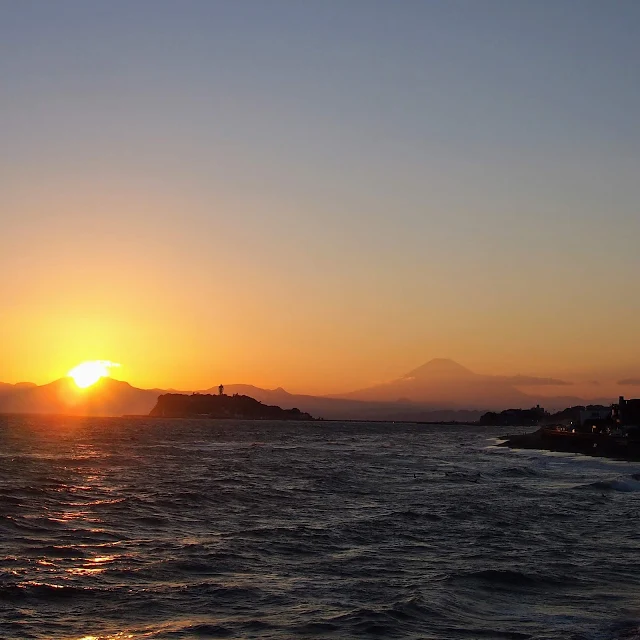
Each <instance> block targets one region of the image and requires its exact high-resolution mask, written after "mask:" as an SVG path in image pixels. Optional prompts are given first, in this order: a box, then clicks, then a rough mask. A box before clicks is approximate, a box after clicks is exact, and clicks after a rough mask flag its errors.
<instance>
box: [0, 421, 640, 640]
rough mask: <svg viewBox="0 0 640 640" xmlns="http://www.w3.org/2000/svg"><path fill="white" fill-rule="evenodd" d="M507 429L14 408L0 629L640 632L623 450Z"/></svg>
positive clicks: (635, 516) (75, 636)
mask: <svg viewBox="0 0 640 640" xmlns="http://www.w3.org/2000/svg"><path fill="white" fill-rule="evenodd" d="M505 431H510V430H509V429H504V428H501V429H486V428H478V427H465V426H434V425H411V424H379V423H375V424H374V423H338V422H314V423H283V422H242V421H207V420H199V421H195V420H194V421H182V420H173V421H171V420H166V421H163V420H145V419H124V418H123V419H106V418H104V419H102V418H98V419H96V418H91V419H79V418H45V417H37V418H36V417H20V418H16V417H13V418H9V420H8V421H7V422H6V423H4V424H3V425H2V426H0V638H3V639H7V640H9V639H17V638H19V639H21V640H24V639H28V638H38V639H44V638H46V639H58V638H60V639H65V640H67V639H69V640H80V639H84V640H97V639H101V640H103V639H104V640H106V639H109V640H115V639H118V640H122V639H125V638H136V639H137V638H144V639H151V638H167V639H169V638H171V639H178V638H197V639H202V638H274V639H282V638H297V637H302V638H425V639H445V638H446V639H460V640H463V639H464V640H470V639H474V638H482V639H490V638H499V639H505V638H507V639H516V640H517V639H520V638H541V639H563V640H564V639H575V640H613V639H618V640H632V639H637V638H640V631H639V625H640V536H639V532H640V510H639V509H640V482H638V481H637V480H635V479H634V477H633V475H634V474H636V473H638V472H639V471H640V465H634V464H629V463H622V462H613V461H607V460H602V459H594V458H585V457H581V456H570V455H554V454H545V453H543V452H536V451H512V450H509V449H506V448H501V447H496V446H495V445H496V443H497V442H498V440H497V439H498V438H499V437H500V436H501V435H503V434H504V433H505ZM511 431H512V432H513V431H515V430H513V429H511ZM520 431H522V430H520Z"/></svg>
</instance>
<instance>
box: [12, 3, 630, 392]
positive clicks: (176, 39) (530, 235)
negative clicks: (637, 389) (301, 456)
mask: <svg viewBox="0 0 640 640" xmlns="http://www.w3.org/2000/svg"><path fill="white" fill-rule="evenodd" d="M638 33H640V3H638V2H637V0H618V1H615V0H614V1H610V2H602V1H599V0H598V1H592V0H530V1H527V0H521V1H518V2H513V1H512V0H500V1H498V0H464V1H461V0H430V1H429V0H420V1H418V0H403V1H402V2H391V1H390V0H386V1H378V0H349V1H348V2H345V1H344V0H309V1H308V2H299V1H298V0H227V1H222V0H172V1H169V0H136V2H130V1H129V0H126V1H124V0H92V1H91V2H87V1H86V0H56V2H50V1H49V0H39V1H35V0H0V238H1V239H2V242H1V244H0V295H1V298H0V300H1V301H0V380H2V381H5V382H18V381H22V380H29V381H33V382H36V383H45V382H48V381H50V380H53V379H55V378H57V377H60V376H62V375H65V373H66V372H67V371H68V370H69V369H70V368H71V367H73V366H74V365H76V364H78V363H79V362H82V361H84V360H91V359H100V360H111V361H115V362H119V363H121V365H122V367H121V368H119V369H118V371H117V377H120V378H122V379H126V380H128V381H129V382H131V383H132V384H135V385H136V386H141V387H148V388H150V387H162V388H168V387H172V388H177V389H194V388H206V387H209V386H213V385H217V384H219V383H220V382H223V383H225V384H231V383H240V382H243V383H251V384H256V385H259V386H265V387H277V386H283V387H285V388H286V389H288V390H291V391H297V392H311V393H330V392H339V391H345V390H351V389H356V388H360V387H363V386H367V385H369V384H371V383H376V382H380V381H384V380H389V379H392V378H394V377H397V376H399V375H402V374H403V373H405V372H406V371H408V370H410V369H412V368H414V367H416V366H418V365H419V364H421V363H422V362H425V361H427V360H429V359H431V358H436V357H449V358H453V359H455V360H457V361H459V362H461V363H462V364H464V365H465V366H468V367H469V368H471V369H473V370H475V371H478V372H480V373H487V374H516V373H522V374H531V375H534V374H537V375H569V374H571V375H573V374H575V375H576V376H578V375H582V376H587V377H593V376H597V375H598V373H599V372H600V371H607V372H609V373H610V375H611V376H613V377H615V376H618V375H623V374H624V375H627V376H629V375H635V374H636V373H640V366H637V365H640V332H638V329H637V327H638V321H639V318H640V297H639V296H638V293H637V292H638V284H637V277H638V274H639V273H640V251H638V238H639V237H640V211H639V208H640V179H639V178H640V127H638V114H639V113H640V82H639V81H638V69H639V68H640V38H638Z"/></svg>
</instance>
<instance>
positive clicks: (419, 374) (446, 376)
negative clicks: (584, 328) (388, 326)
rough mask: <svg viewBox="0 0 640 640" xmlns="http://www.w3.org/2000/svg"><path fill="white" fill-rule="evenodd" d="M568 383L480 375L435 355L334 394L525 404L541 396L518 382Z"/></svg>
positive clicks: (463, 404)
mask: <svg viewBox="0 0 640 640" xmlns="http://www.w3.org/2000/svg"><path fill="white" fill-rule="evenodd" d="M568 384H569V383H567V382H565V381H563V380H557V379H554V378H538V377H535V376H489V375H482V374H478V373H474V372H473V371H470V370H469V369H467V368H466V367H463V366H462V365H460V364H458V363H457V362H454V361H453V360H448V359H444V358H437V359H435V360H431V361H429V362H427V363H426V364H423V365H422V366H420V367H417V368H416V369H413V370H412V371H410V372H409V373H407V374H405V375H404V376H402V377H400V378H398V379H396V380H392V381H391V382H385V383H382V384H377V385H374V386H372V387H367V388H365V389H360V390H358V391H354V392H352V393H347V394H344V395H341V396H338V397H342V398H349V399H354V400H362V401H368V402H372V401H373V402H375V401H377V402H392V401H398V400H403V401H410V402H413V403H419V404H426V405H429V406H431V407H432V408H439V409H444V408H450V409H456V408H457V409H461V408H466V409H502V408H504V407H519V408H526V407H531V406H532V405H535V404H537V403H538V402H540V401H541V398H540V397H536V396H533V395H530V394H528V393H525V392H524V391H522V390H521V389H520V388H519V387H520V386H522V387H532V386H556V385H557V386H565V385H568ZM334 397H336V396H334ZM546 400H547V401H552V403H553V406H561V405H562V406H566V402H567V401H576V400H577V402H580V399H579V398H558V399H557V402H555V399H554V400H551V399H549V398H546ZM563 403H564V404H563ZM575 403H576V402H574V404H575Z"/></svg>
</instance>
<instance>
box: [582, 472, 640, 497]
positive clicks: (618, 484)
mask: <svg viewBox="0 0 640 640" xmlns="http://www.w3.org/2000/svg"><path fill="white" fill-rule="evenodd" d="M586 487H588V488H592V489H597V490H598V491H620V492H622V493H633V492H636V491H640V481H639V480H636V479H634V478H633V476H632V477H630V478H616V479H614V480H599V481H598V482H592V483H590V484H588V485H586Z"/></svg>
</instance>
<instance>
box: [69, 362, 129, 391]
mask: <svg viewBox="0 0 640 640" xmlns="http://www.w3.org/2000/svg"><path fill="white" fill-rule="evenodd" d="M119 366H120V365H119V364H117V363H116V362H110V361H109V360H91V361H88V362H83V363H82V364H79V365H78V366H76V367H74V368H73V369H71V371H69V373H68V374H67V375H68V376H69V377H70V378H73V381H74V382H75V383H76V384H77V385H78V387H80V388H81V389H85V388H86V387H90V386H91V385H92V384H95V383H96V382H98V380H100V378H104V377H108V376H109V369H110V368H111V367H119Z"/></svg>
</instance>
